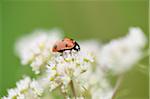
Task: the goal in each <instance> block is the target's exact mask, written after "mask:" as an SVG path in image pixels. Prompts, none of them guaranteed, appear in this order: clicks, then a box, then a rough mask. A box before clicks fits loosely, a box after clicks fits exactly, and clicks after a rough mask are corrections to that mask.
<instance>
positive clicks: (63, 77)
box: [48, 50, 94, 90]
mask: <svg viewBox="0 0 150 99" xmlns="http://www.w3.org/2000/svg"><path fill="white" fill-rule="evenodd" d="M93 61H94V56H92V55H91V54H90V53H85V52H82V51H80V52H76V51H74V50H72V51H65V52H64V53H63V55H62V56H60V54H58V55H56V56H54V57H53V59H52V60H51V61H50V62H49V66H48V79H49V80H50V88H51V89H50V90H53V89H55V88H56V87H57V86H59V85H62V86H67V85H68V84H69V83H70V81H71V80H74V79H75V78H76V77H78V76H80V75H81V74H82V73H84V72H86V71H87V69H88V67H90V66H91V63H92V62H93Z"/></svg>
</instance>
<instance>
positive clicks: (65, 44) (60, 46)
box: [52, 38, 80, 53]
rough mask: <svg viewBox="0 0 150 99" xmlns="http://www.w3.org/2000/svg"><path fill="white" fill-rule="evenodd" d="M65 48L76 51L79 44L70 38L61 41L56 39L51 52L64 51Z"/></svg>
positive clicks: (78, 48)
mask: <svg viewBox="0 0 150 99" xmlns="http://www.w3.org/2000/svg"><path fill="white" fill-rule="evenodd" d="M66 50H76V51H80V46H79V44H78V43H77V42H76V41H75V40H73V39H70V38H64V39H63V40H61V41H57V42H56V43H55V45H54V46H53V48H52V51H53V52H60V53H62V52H64V51H66Z"/></svg>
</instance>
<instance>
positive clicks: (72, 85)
mask: <svg viewBox="0 0 150 99" xmlns="http://www.w3.org/2000/svg"><path fill="white" fill-rule="evenodd" d="M70 86H71V90H72V93H73V96H74V98H75V99H76V92H75V88H74V84H73V81H72V80H71V82H70Z"/></svg>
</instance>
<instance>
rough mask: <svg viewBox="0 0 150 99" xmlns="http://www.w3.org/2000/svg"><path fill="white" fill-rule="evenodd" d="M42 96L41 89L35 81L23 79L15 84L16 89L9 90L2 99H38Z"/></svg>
mask: <svg viewBox="0 0 150 99" xmlns="http://www.w3.org/2000/svg"><path fill="white" fill-rule="evenodd" d="M42 94H43V89H42V87H41V86H40V84H39V83H38V82H37V81H36V80H34V79H33V80H31V79H30V78H29V77H24V78H23V79H22V80H20V81H19V82H17V83H16V88H11V89H9V90H8V96H4V97H3V98H2V99H38V98H40V96H41V95H42ZM31 97H32V98H31Z"/></svg>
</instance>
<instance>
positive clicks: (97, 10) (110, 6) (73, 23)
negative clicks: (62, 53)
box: [0, 0, 149, 99]
mask: <svg viewBox="0 0 150 99" xmlns="http://www.w3.org/2000/svg"><path fill="white" fill-rule="evenodd" d="M0 2H1V4H0V8H1V9H0V19H1V20H0V23H1V24H0V30H1V31H0V41H1V42H0V47H1V48H0V52H1V53H0V62H1V64H0V96H2V95H6V89H7V88H11V87H14V86H15V82H16V81H18V80H19V79H20V78H21V77H22V74H26V75H32V76H34V75H33V74H32V72H31V70H30V68H28V67H23V66H21V64H20V61H19V59H18V58H17V57H16V56H15V55H14V43H15V40H16V39H17V38H18V37H20V36H22V35H23V34H27V33H31V32H32V31H34V30H36V29H46V30H47V29H52V28H60V29H62V30H63V31H64V32H65V33H66V36H69V37H72V38H75V39H92V38H94V39H98V40H99V41H102V42H107V41H109V40H111V39H113V38H117V37H120V36H124V35H125V34H126V33H127V32H128V28H129V27H132V26H138V27H141V28H142V30H143V31H144V32H145V34H146V35H147V37H148V0H106V1H105V0H99V1H97V0H94V1H92V0H88V1H86V0H77V1H75V0H70V1H69V0H65V1H64V0H56V1H55V0H53V1H51V0H3V1H0ZM140 64H143V65H144V67H143V68H140V67H138V66H135V68H133V69H132V70H131V71H129V72H128V74H127V75H126V77H125V79H124V81H123V84H122V86H121V89H120V91H119V93H120V94H118V96H117V97H118V98H117V99H148V94H149V92H148V88H149V87H148V84H149V83H148V79H149V76H148V73H149V72H148V57H146V58H145V59H143V60H142V61H141V63H140Z"/></svg>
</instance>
